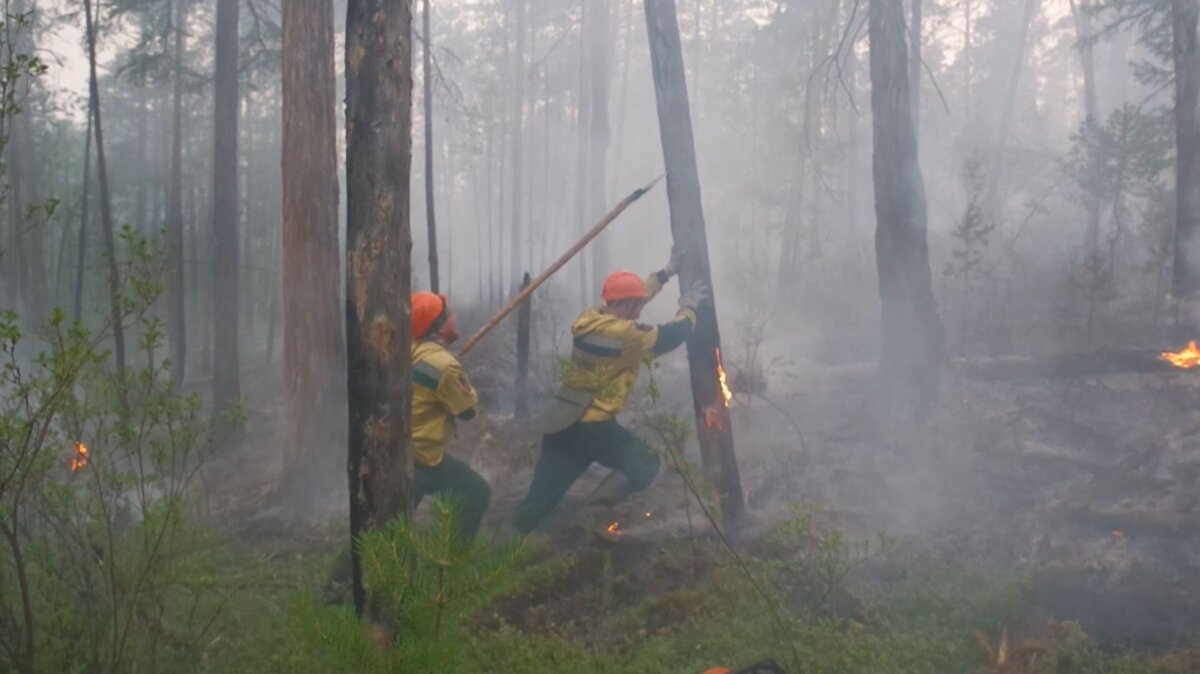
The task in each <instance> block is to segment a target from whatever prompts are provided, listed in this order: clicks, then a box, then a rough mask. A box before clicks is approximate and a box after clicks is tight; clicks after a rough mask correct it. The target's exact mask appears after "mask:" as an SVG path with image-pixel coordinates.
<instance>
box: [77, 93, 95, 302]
mask: <svg viewBox="0 0 1200 674" xmlns="http://www.w3.org/2000/svg"><path fill="white" fill-rule="evenodd" d="M92 104H93V101H92V97H91V94H89V95H88V113H87V118H88V121H87V132H86V134H87V138H86V139H85V140H84V142H83V184H82V185H81V188H80V192H81V194H80V197H79V248H78V249H77V250H76V251H75V293H74V304H73V306H72V308H73V313H72V317H73V318H74V319H75V320H77V321H78V320H82V319H83V270H84V268H85V267H86V266H87V223H88V206H89V205H90V203H91V199H90V198H89V197H90V194H89V193H88V192H89V187H90V186H91V183H92V177H91V168H92V135H93V134H92Z"/></svg>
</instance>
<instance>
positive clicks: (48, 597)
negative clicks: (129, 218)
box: [0, 228, 235, 673]
mask: <svg viewBox="0 0 1200 674" xmlns="http://www.w3.org/2000/svg"><path fill="white" fill-rule="evenodd" d="M122 239H123V242H124V249H125V253H126V257H125V258H124V259H123V260H121V268H122V269H123V270H124V273H123V277H122V279H121V282H120V284H119V287H120V289H121V292H122V294H121V298H120V302H119V304H120V306H121V308H122V313H121V316H120V320H122V321H128V322H129V323H130V324H132V325H137V326H138V327H139V328H140V331H139V334H140V344H139V356H138V358H137V359H136V360H138V361H140V364H139V365H136V366H131V367H129V368H127V369H126V370H124V371H118V370H114V369H113V368H112V367H111V365H110V360H109V354H108V353H107V352H106V351H105V350H104V348H103V344H104V343H105V341H106V340H107V337H108V332H107V330H106V329H101V330H98V331H96V332H92V331H90V330H88V329H87V328H86V327H85V326H84V325H83V324H82V323H80V322H68V321H67V320H66V319H65V318H64V316H63V314H62V312H61V311H57V310H56V311H54V312H53V313H52V315H51V316H50V318H49V319H48V320H47V321H46V323H45V324H44V325H43V327H42V328H41V329H40V331H39V332H38V334H37V337H38V339H35V340H29V339H26V338H25V337H24V335H22V332H21V330H20V328H19V327H18V317H17V315H16V314H15V313H14V312H11V311H10V312H5V313H3V314H0V357H2V358H3V364H2V365H0V538H3V542H2V543H3V547H4V550H5V553H6V554H4V555H0V626H2V629H0V669H5V670H12V671H19V672H26V673H32V672H42V671H44V672H73V671H89V672H120V671H127V670H128V669H129V668H130V667H133V666H135V663H138V664H143V665H144V666H147V667H150V668H154V666H155V663H157V662H159V661H160V659H161V658H170V657H171V656H172V654H174V655H176V656H179V657H181V658H183V659H186V658H187V657H188V656H189V654H194V653H195V652H197V651H198V649H199V644H200V642H201V640H202V639H203V638H204V635H205V633H206V632H207V630H208V628H209V627H210V626H211V624H212V622H213V620H215V617H216V614H217V613H218V612H219V610H220V602H219V600H217V597H218V596H219V591H217V590H215V589H214V588H213V587H212V585H211V583H209V582H208V580H207V577H206V569H207V568H209V566H210V564H211V558H210V555H211V551H212V547H213V546H212V542H211V540H210V538H209V537H208V536H207V535H206V533H205V531H204V529H203V528H202V527H200V526H199V525H198V523H197V519H196V517H195V513H194V511H193V508H192V504H193V502H194V498H193V497H194V490H195V487H196V483H197V477H198V474H199V471H200V468H201V466H202V464H203V461H204V458H205V456H206V455H207V453H208V452H209V451H210V450H211V448H212V447H213V446H214V445H215V444H216V442H217V436H216V431H217V430H218V429H221V428H225V427H226V423H227V422H232V421H235V419H234V418H232V417H227V418H222V419H220V420H218V422H216V423H214V422H212V421H210V420H209V419H208V418H207V415H206V414H205V413H204V412H203V409H202V405H201V401H200V400H199V398H198V397H196V396H183V395H180V394H179V393H177V392H176V390H175V388H174V384H173V383H172V380H171V376H170V363H168V362H167V361H166V360H165V359H164V358H163V357H162V355H161V354H162V352H163V351H164V349H163V341H164V339H163V334H162V330H161V328H160V325H159V322H158V321H157V320H156V319H154V318H151V317H148V316H147V309H148V308H149V307H150V306H152V304H153V303H154V302H155V300H156V298H157V297H158V294H159V285H158V284H157V282H156V280H155V278H156V277H155V274H156V273H157V272H158V271H159V270H160V269H161V267H160V265H159V264H158V262H157V260H158V259H159V258H158V251H157V247H156V246H155V245H154V243H153V242H152V241H150V240H148V239H144V238H141V237H139V236H138V235H136V234H134V233H133V232H132V231H131V230H130V229H128V228H126V230H125V231H124V232H123V235H122Z"/></svg>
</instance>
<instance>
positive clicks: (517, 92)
mask: <svg viewBox="0 0 1200 674" xmlns="http://www.w3.org/2000/svg"><path fill="white" fill-rule="evenodd" d="M512 97H513V100H512V119H511V120H510V121H511V123H512V130H511V133H510V142H512V148H511V150H512V166H511V167H509V170H510V171H512V241H510V242H509V243H510V245H511V250H510V255H509V270H508V271H509V273H510V274H512V279H511V281H510V282H509V283H508V288H509V290H510V291H511V290H512V289H515V288H516V287H517V285H518V283H519V281H518V279H519V278H520V276H519V274H520V273H521V272H520V271H519V270H520V269H521V189H522V188H521V185H522V176H521V168H522V166H523V164H524V160H523V158H522V153H521V150H522V145H523V140H522V137H523V135H524V133H523V132H524V128H525V0H517V27H516V49H515V50H514V51H513V92H512Z"/></svg>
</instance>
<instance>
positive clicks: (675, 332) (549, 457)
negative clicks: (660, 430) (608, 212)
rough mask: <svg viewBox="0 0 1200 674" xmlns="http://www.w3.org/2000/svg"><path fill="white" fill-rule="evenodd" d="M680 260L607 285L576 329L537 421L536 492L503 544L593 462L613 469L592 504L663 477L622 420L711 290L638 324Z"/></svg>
mask: <svg viewBox="0 0 1200 674" xmlns="http://www.w3.org/2000/svg"><path fill="white" fill-rule="evenodd" d="M675 270H676V258H675V257H674V256H673V257H672V261H671V262H670V263H668V265H667V266H666V267H665V268H664V269H663V270H662V271H659V272H655V273H654V274H651V275H650V276H649V277H648V278H645V279H642V278H641V277H639V276H638V275H637V274H634V273H633V272H631V271H625V270H621V271H615V272H613V273H612V274H610V275H609V277H608V278H607V279H606V280H605V282H604V287H603V289H602V291H601V299H602V300H603V302H604V304H603V306H599V307H592V308H589V309H587V310H586V311H584V312H583V313H582V314H580V315H579V317H578V318H576V319H575V322H574V323H572V324H571V335H572V337H573V338H574V348H573V349H572V351H571V362H570V365H569V366H568V367H566V368H565V369H564V372H563V376H562V386H561V387H560V388H559V390H558V392H557V393H555V395H554V397H553V398H551V400H550V402H549V403H547V405H546V407H545V409H543V411H542V414H541V417H540V419H539V421H538V423H537V430H538V431H539V432H541V433H542V434H543V435H542V453H541V456H540V458H539V459H538V463H537V466H536V467H535V468H534V471H533V481H532V482H531V483H530V485H529V493H528V494H526V496H525V499H524V500H523V501H522V502H521V504H520V505H519V506H518V507H517V512H516V515H515V516H514V518H513V522H512V525H511V526H510V527H505V530H502V531H501V532H500V539H501V540H503V539H505V538H508V537H511V536H512V535H513V534H515V533H518V532H519V533H521V534H527V533H529V532H531V531H533V529H534V528H536V527H537V525H538V523H539V522H541V520H542V518H543V517H545V516H546V515H547V514H548V513H549V512H550V511H551V510H553V509H554V507H555V506H556V505H557V504H558V502H559V501H561V500H562V498H563V496H564V495H565V494H566V493H567V490H568V489H570V487H571V485H572V484H574V483H575V480H577V479H579V476H580V475H582V474H583V473H584V471H586V470H587V469H588V468H589V467H590V466H591V465H592V464H593V463H599V464H601V465H603V466H605V467H607V468H611V469H612V472H611V473H610V474H609V475H608V476H607V477H606V478H605V479H604V480H603V481H602V482H601V483H600V485H599V486H598V487H597V488H596V491H595V492H594V493H593V494H592V495H591V497H590V498H589V505H595V506H605V507H611V506H613V505H615V504H617V503H619V502H621V501H622V500H624V499H625V498H627V497H628V496H629V495H630V494H633V493H634V492H638V491H641V490H643V489H645V488H646V487H648V486H650V483H651V482H653V481H654V478H655V476H656V475H657V474H658V467H659V459H658V456H656V455H655V453H654V451H653V450H652V449H651V448H650V447H649V446H647V445H646V443H644V442H642V441H641V440H640V439H638V437H637V436H635V435H634V434H633V433H630V432H629V431H628V430H626V429H625V428H623V427H622V426H621V425H620V424H619V423H617V419H616V417H617V415H618V414H619V413H620V412H621V410H622V409H624V407H625V403H626V401H627V400H628V399H629V395H630V393H632V392H633V387H634V384H635V382H636V381H637V375H638V369H639V368H640V367H641V365H642V361H643V360H644V359H646V358H647V357H651V358H652V357H656V356H661V355H663V354H665V353H668V352H670V351H673V350H674V349H676V348H677V347H679V345H681V344H683V343H684V342H685V341H686V340H687V338H688V336H689V335H690V334H691V332H692V329H693V328H694V327H695V325H696V309H697V307H698V306H699V305H700V303H701V302H702V301H704V300H705V298H707V297H708V290H707V288H706V287H704V286H702V285H701V286H697V287H696V288H695V289H693V290H692V291H690V292H688V293H685V294H684V295H683V296H682V297H680V299H679V311H678V313H676V314H675V318H674V319H673V320H671V321H670V322H669V323H666V324H663V325H659V326H650V325H643V324H641V323H639V322H638V318H639V316H641V313H642V309H643V308H644V307H645V306H646V304H647V303H648V302H649V301H650V300H651V299H653V298H654V296H655V295H657V294H658V292H659V291H660V290H662V288H663V286H664V285H665V284H666V283H667V281H668V280H669V279H670V278H671V277H672V276H674V275H675Z"/></svg>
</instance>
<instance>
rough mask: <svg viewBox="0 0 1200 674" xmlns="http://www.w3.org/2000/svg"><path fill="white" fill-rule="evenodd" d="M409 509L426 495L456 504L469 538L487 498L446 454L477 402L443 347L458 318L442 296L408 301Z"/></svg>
mask: <svg viewBox="0 0 1200 674" xmlns="http://www.w3.org/2000/svg"><path fill="white" fill-rule="evenodd" d="M412 334H413V344H412V429H413V434H412V435H413V456H414V458H415V463H416V465H415V466H414V467H413V499H414V500H413V507H414V508H415V507H416V505H417V504H419V503H420V502H421V499H423V498H424V497H425V496H427V495H429V494H436V493H445V494H448V495H450V496H451V497H456V498H459V499H461V500H462V503H463V509H462V520H461V530H462V533H463V535H464V536H466V537H468V538H469V537H473V536H474V535H475V533H476V532H477V531H479V523H480V522H482V521H483V515H484V513H485V512H487V508H488V503H489V502H490V501H491V498H492V490H491V487H489V486H488V483H487V481H486V480H484V479H483V477H481V476H480V475H479V473H476V472H475V471H473V470H471V467H470V466H468V465H467V464H466V463H464V462H463V461H461V460H459V459H456V458H454V457H453V456H451V455H449V454H447V453H446V445H447V444H448V443H449V442H450V440H451V439H452V438H453V437H454V426H455V423H456V422H458V421H470V420H471V419H473V418H475V414H476V410H475V408H476V406H477V405H478V404H479V396H478V395H477V394H476V393H475V389H474V388H472V387H471V382H470V380H469V379H467V373H466V371H464V370H463V367H462V364H461V363H459V362H458V359H457V358H455V357H454V355H453V354H451V353H450V352H449V351H448V350H447V349H446V345H447V344H451V343H453V342H454V341H455V340H457V339H458V318H457V317H456V316H455V315H454V313H453V312H452V311H450V306H449V303H448V301H447V299H446V296H445V295H435V294H433V293H430V292H418V293H413V295H412Z"/></svg>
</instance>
